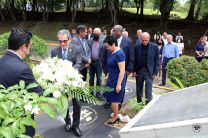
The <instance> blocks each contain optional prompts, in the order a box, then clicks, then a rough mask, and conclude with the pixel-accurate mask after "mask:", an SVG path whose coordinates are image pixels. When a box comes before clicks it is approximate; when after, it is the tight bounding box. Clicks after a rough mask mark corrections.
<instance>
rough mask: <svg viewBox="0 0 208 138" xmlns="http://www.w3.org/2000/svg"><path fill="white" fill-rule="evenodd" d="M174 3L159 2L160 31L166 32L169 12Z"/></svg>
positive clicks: (165, 0)
mask: <svg viewBox="0 0 208 138" xmlns="http://www.w3.org/2000/svg"><path fill="white" fill-rule="evenodd" d="M173 4H174V1H170V0H161V3H160V13H161V18H160V27H161V31H167V30H168V29H167V24H166V23H167V20H168V18H169V15H170V11H171V10H172V8H173Z"/></svg>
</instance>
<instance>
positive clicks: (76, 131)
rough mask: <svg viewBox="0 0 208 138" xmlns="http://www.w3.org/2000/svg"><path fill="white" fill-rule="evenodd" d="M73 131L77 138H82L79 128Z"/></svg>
mask: <svg viewBox="0 0 208 138" xmlns="http://www.w3.org/2000/svg"><path fill="white" fill-rule="evenodd" d="M72 131H73V133H74V135H75V136H77V137H81V136H82V132H81V130H80V129H79V128H78V127H77V128H72Z"/></svg>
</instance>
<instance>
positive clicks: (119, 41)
mask: <svg viewBox="0 0 208 138" xmlns="http://www.w3.org/2000/svg"><path fill="white" fill-rule="evenodd" d="M119 42H120V41H119V39H117V44H118V47H120V45H119Z"/></svg>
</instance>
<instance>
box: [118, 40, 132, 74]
mask: <svg viewBox="0 0 208 138" xmlns="http://www.w3.org/2000/svg"><path fill="white" fill-rule="evenodd" d="M120 48H122V49H123V51H124V54H125V56H126V60H125V62H126V63H125V64H126V66H125V69H126V71H128V72H133V66H134V60H135V56H134V45H133V43H132V41H131V40H129V39H127V38H125V37H122V40H121V44H120Z"/></svg>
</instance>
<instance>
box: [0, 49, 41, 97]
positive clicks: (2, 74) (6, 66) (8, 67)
mask: <svg viewBox="0 0 208 138" xmlns="http://www.w3.org/2000/svg"><path fill="white" fill-rule="evenodd" d="M20 80H23V81H25V84H26V85H28V84H30V83H37V82H36V80H35V78H34V75H33V73H32V70H31V69H30V68H29V67H28V66H27V65H26V64H25V63H23V62H22V60H21V59H20V57H19V56H17V55H16V54H14V53H13V52H11V51H7V52H6V54H5V55H4V56H3V57H2V58H1V59H0V84H2V85H3V86H4V87H5V88H8V87H10V86H13V85H15V84H19V81H20ZM29 92H36V93H37V94H39V95H41V94H42V93H43V89H42V88H41V87H40V86H38V87H36V88H32V89H30V90H29Z"/></svg>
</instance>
